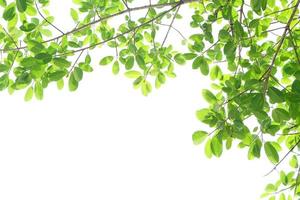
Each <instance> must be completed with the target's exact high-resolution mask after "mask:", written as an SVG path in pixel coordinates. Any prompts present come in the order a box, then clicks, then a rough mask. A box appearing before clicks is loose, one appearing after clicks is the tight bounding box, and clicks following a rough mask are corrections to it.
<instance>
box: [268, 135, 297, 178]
mask: <svg viewBox="0 0 300 200" xmlns="http://www.w3.org/2000/svg"><path fill="white" fill-rule="evenodd" d="M299 143H300V139H299V140H298V141H297V142H296V144H294V146H292V148H291V149H290V150H289V151H288V152H287V153H286V154H285V155H284V156H283V158H282V159H281V160H280V161H279V162H278V163H277V164H276V165H275V166H274V167H273V168H272V170H271V171H269V172H268V173H267V174H266V175H265V176H268V175H269V174H271V173H272V172H273V171H274V170H275V169H277V167H278V166H279V165H280V164H281V163H282V162H283V161H284V160H285V159H286V157H287V156H288V155H289V154H290V153H291V152H292V151H293V150H294V149H295V147H296V146H297V145H298V144H299Z"/></svg>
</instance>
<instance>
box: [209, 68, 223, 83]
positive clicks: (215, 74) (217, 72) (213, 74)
mask: <svg viewBox="0 0 300 200" xmlns="http://www.w3.org/2000/svg"><path fill="white" fill-rule="evenodd" d="M222 76H223V74H222V71H221V68H220V67H219V66H217V65H216V66H214V67H212V68H211V71H210V78H211V80H216V79H221V78H222Z"/></svg>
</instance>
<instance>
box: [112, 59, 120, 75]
mask: <svg viewBox="0 0 300 200" xmlns="http://www.w3.org/2000/svg"><path fill="white" fill-rule="evenodd" d="M119 71H120V65H119V62H118V61H117V60H116V61H115V62H114V64H113V66H112V72H113V74H114V75H117V74H118V73H119Z"/></svg>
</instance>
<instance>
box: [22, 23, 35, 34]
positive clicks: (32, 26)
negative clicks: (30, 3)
mask: <svg viewBox="0 0 300 200" xmlns="http://www.w3.org/2000/svg"><path fill="white" fill-rule="evenodd" d="M35 28H36V24H34V23H27V22H25V23H24V24H22V25H21V26H20V29H21V30H22V31H24V32H31V31H33V30H34V29H35Z"/></svg>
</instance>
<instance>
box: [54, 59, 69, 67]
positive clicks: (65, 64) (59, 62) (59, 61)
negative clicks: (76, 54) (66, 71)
mask: <svg viewBox="0 0 300 200" xmlns="http://www.w3.org/2000/svg"><path fill="white" fill-rule="evenodd" d="M53 64H54V65H56V66H57V67H59V68H68V67H70V66H71V62H69V61H67V60H66V59H65V58H53Z"/></svg>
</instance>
